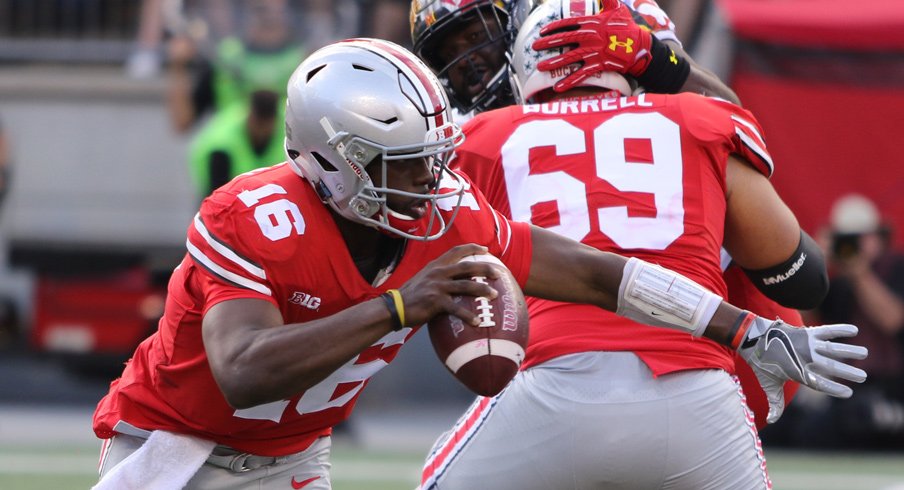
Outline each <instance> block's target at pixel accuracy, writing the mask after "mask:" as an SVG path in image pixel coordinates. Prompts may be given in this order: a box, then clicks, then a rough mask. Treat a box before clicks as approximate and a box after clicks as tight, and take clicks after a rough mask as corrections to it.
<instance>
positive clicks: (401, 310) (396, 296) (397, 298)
mask: <svg viewBox="0 0 904 490" xmlns="http://www.w3.org/2000/svg"><path fill="white" fill-rule="evenodd" d="M386 292H387V293H389V294H390V295H392V301H393V303H395V307H396V313H397V314H398V315H399V323H400V324H401V325H402V327H404V326H405V302H404V301H402V293H400V292H399V290H398V289H389V290H387V291H386Z"/></svg>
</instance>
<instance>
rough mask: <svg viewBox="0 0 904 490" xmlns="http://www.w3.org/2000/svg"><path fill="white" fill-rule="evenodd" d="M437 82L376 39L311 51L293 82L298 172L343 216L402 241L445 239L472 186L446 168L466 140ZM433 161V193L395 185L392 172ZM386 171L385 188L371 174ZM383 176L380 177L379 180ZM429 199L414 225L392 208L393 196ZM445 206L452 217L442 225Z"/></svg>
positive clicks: (291, 142) (289, 138)
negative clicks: (390, 168) (396, 163)
mask: <svg viewBox="0 0 904 490" xmlns="http://www.w3.org/2000/svg"><path fill="white" fill-rule="evenodd" d="M451 121H452V120H451V116H450V113H449V101H448V99H447V98H446V94H445V92H444V91H443V87H442V85H441V84H440V82H439V80H437V79H436V76H434V75H433V73H432V72H431V71H430V69H429V68H427V66H426V65H424V64H423V63H422V62H421V61H420V60H418V59H417V58H416V57H415V56H414V55H413V54H411V53H410V52H409V51H407V50H406V49H405V48H402V47H401V46H398V45H396V44H393V43H391V42H388V41H383V40H378V39H363V38H362V39H349V40H346V41H340V42H337V43H334V44H331V45H328V46H326V47H324V48H321V49H320V50H318V51H316V52H314V53H313V54H311V55H310V56H309V57H308V58H307V59H306V60H305V61H304V62H303V63H302V64H301V65H300V66H299V67H298V68H297V69H296V70H295V73H294V74H293V75H292V78H291V79H290V80H289V87H288V100H287V105H286V153H287V155H288V157H289V161H290V163H291V164H292V166H293V168H294V169H295V170H296V172H297V173H299V174H300V175H301V176H302V177H304V178H305V179H306V180H307V181H308V182H310V183H311V185H312V186H314V189H315V190H316V191H317V193H318V195H319V196H320V198H321V199H322V200H323V201H324V202H325V203H327V204H328V205H329V206H330V207H332V208H333V209H334V210H335V211H336V212H337V213H339V214H340V215H342V216H343V217H345V218H347V219H350V220H352V221H356V222H359V223H362V224H365V225H369V226H373V227H376V228H379V229H381V230H385V231H387V232H390V233H394V234H396V235H399V236H402V237H405V238H411V239H419V240H431V239H435V238H438V237H439V236H441V235H442V234H443V233H445V231H446V230H447V229H448V227H449V225H451V223H452V220H453V219H455V216H456V215H457V213H458V208H459V206H460V205H461V199H462V196H463V194H464V191H465V184H464V182H463V181H462V179H461V177H459V176H458V175H456V174H455V173H454V172H450V171H448V170H447V168H446V162H447V160H448V158H449V156H450V155H451V153H452V151H453V150H454V149H455V147H456V146H458V145H459V144H461V142H462V141H464V135H463V134H462V132H461V129H460V128H459V127H458V126H457V125H455V124H454V123H452V122H451ZM413 158H427V159H428V161H429V162H431V163H432V165H433V170H434V184H433V190H432V192H430V193H428V194H417V193H412V192H406V191H403V190H400V189H394V188H390V187H388V185H387V182H386V165H387V162H391V161H393V160H405V159H413ZM374 162H376V163H378V164H380V165H382V177H383V180H382V182H383V183H382V185H381V186H380V187H377V186H376V185H375V184H374V182H373V181H372V180H371V178H370V175H368V173H367V170H366V169H367V167H368V166H369V165H370V164H372V163H374ZM375 175H377V174H375ZM390 194H395V195H401V196H405V197H411V198H416V199H421V200H423V201H426V204H427V212H426V213H425V214H424V216H422V217H420V218H412V217H410V216H407V215H405V214H402V213H398V212H395V211H393V210H392V209H390V208H389V206H388V204H387V196H388V195H390ZM440 209H443V210H447V211H451V213H450V215H449V218H448V219H444V218H443V216H442V214H441V213H440Z"/></svg>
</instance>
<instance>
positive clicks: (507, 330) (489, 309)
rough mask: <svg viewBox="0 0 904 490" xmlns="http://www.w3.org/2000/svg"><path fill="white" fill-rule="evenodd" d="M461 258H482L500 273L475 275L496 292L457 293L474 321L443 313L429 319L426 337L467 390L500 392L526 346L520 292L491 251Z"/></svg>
mask: <svg viewBox="0 0 904 490" xmlns="http://www.w3.org/2000/svg"><path fill="white" fill-rule="evenodd" d="M462 260H475V261H486V262H489V263H491V264H494V265H495V266H496V267H497V268H498V269H499V270H500V271H501V272H502V273H501V274H500V275H499V278H498V279H489V278H487V277H482V276H475V277H472V278H471V280H472V281H478V282H484V283H487V284H489V285H490V286H491V287H492V288H493V289H495V290H496V291H498V292H499V295H498V296H496V298H495V299H492V300H490V299H487V298H483V297H474V296H456V297H455V301H456V302H464V303H466V304H467V305H468V307H470V308H471V309H472V310H473V311H474V312H475V314H477V316H478V317H479V318H480V320H481V322H480V325H478V326H472V325H467V324H465V323H464V322H462V321H461V319H460V318H458V317H456V316H453V315H448V314H442V315H437V316H436V317H434V318H433V319H432V320H430V322H428V327H427V328H428V331H429V333H430V341H431V343H432V344H433V348H434V350H435V351H436V354H437V356H439V358H440V360H441V361H442V362H443V364H445V365H446V368H448V369H449V371H450V372H451V373H452V375H453V376H455V378H456V379H458V380H459V381H461V382H462V383H463V384H464V385H465V386H467V387H468V388H469V389H470V390H471V391H473V392H475V393H477V394H479V395H483V396H494V395H496V394H498V393H499V392H500V391H502V389H503V388H505V386H506V385H507V384H508V382H509V381H511V380H512V378H514V377H515V374H517V373H518V369H519V368H520V366H521V361H522V360H523V359H524V349H525V348H526V347H527V336H528V316H527V305H526V304H525V302H524V294H523V293H522V292H521V288H520V287H519V286H518V283H517V282H515V278H514V277H513V276H512V273H511V272H510V271H509V270H508V268H507V267H506V266H505V265H504V264H503V263H502V262H501V261H499V259H497V258H496V257H493V256H492V255H488V254H485V255H471V256H468V257H465V258H464V259H462Z"/></svg>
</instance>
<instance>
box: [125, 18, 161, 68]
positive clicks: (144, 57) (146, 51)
mask: <svg viewBox="0 0 904 490" xmlns="http://www.w3.org/2000/svg"><path fill="white" fill-rule="evenodd" d="M162 43H163V1H162V0H143V1H142V2H141V16H140V17H139V20H138V39H137V42H136V46H135V50H134V51H132V53H131V54H130V55H129V58H128V60H126V73H127V74H128V75H129V76H130V77H132V78H139V79H143V78H154V77H156V76H157V75H158V74H159V73H160V64H161V59H160V58H161V54H162V53H161V52H160V46H161V44H162Z"/></svg>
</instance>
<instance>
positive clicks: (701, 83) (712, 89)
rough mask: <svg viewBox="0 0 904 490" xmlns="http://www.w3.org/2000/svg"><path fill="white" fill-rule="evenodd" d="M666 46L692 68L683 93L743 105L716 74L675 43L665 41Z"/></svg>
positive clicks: (683, 86) (682, 87) (682, 89)
mask: <svg viewBox="0 0 904 490" xmlns="http://www.w3.org/2000/svg"><path fill="white" fill-rule="evenodd" d="M663 42H664V43H665V44H666V45H668V46H669V47H670V48H672V49H673V50H674V51H675V54H676V55H678V56H681V57H683V58H684V59H686V60H687V61H688V63H689V64H690V66H691V71H690V74H689V75H688V77H687V80H686V81H685V82H684V85H682V86H681V92H691V93H695V94H701V95H706V96H710V97H713V96H715V97H719V98H721V99H725V100H727V101H730V102H733V103H735V104H738V105H741V100H740V99H739V98H738V95H737V94H736V93H735V92H734V90H732V89H731V88H729V87H728V85H726V84H725V83H724V82H723V81H722V80H720V79H719V77H717V76H716V75H715V74H714V73H712V72H710V71H709V70H706V69H705V68H703V67H702V66H700V65H699V64H697V62H695V61H694V60H693V58H691V56H690V55H689V54H687V53H686V52H685V51H684V50H683V49H682V48H681V46H679V45H678V43H676V42H673V41H669V40H666V41H663Z"/></svg>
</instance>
